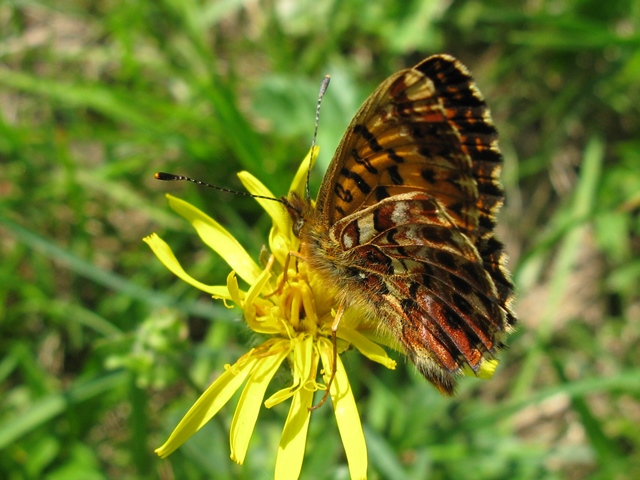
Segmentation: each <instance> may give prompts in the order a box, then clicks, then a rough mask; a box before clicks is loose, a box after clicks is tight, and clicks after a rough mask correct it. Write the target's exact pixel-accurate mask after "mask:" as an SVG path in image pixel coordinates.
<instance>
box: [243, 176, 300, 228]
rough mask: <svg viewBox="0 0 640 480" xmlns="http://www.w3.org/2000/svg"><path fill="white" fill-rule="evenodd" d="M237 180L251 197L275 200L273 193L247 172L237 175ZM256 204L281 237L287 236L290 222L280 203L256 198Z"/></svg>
mask: <svg viewBox="0 0 640 480" xmlns="http://www.w3.org/2000/svg"><path fill="white" fill-rule="evenodd" d="M238 178H239V179H240V181H241V182H242V184H243V185H244V186H245V188H246V189H247V190H248V191H249V192H250V193H252V194H253V195H261V196H263V197H269V198H276V197H275V196H274V195H273V193H271V192H270V191H269V189H268V188H267V187H265V186H264V185H263V184H262V182H261V181H260V180H258V179H257V178H256V177H254V176H253V175H251V174H250V173H249V172H240V173H238ZM256 202H258V203H259V204H260V206H261V207H262V208H263V209H264V210H265V212H267V214H268V215H269V216H270V217H271V220H272V221H273V225H274V227H275V228H276V229H277V230H278V231H279V232H280V234H281V235H287V234H288V232H290V231H291V221H290V220H289V215H288V214H287V210H286V208H285V207H284V205H283V204H282V203H280V202H279V201H274V200H266V199H264V198H256Z"/></svg>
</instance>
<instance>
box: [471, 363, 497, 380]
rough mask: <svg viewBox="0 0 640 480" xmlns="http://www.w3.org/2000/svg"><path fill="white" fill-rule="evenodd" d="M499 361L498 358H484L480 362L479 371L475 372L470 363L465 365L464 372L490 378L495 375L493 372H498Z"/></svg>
mask: <svg viewBox="0 0 640 480" xmlns="http://www.w3.org/2000/svg"><path fill="white" fill-rule="evenodd" d="M499 363H500V362H499V361H498V359H496V358H489V359H482V362H481V363H480V370H478V373H476V372H474V371H473V370H472V369H471V367H469V365H465V366H464V367H463V368H462V373H463V374H464V375H468V376H473V377H478V378H482V379H483V380H488V379H490V378H491V377H493V374H494V373H495V372H496V368H498V364H499Z"/></svg>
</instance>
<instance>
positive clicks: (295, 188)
mask: <svg viewBox="0 0 640 480" xmlns="http://www.w3.org/2000/svg"><path fill="white" fill-rule="evenodd" d="M319 153H320V147H318V146H315V147H313V149H312V150H309V153H307V156H306V157H304V160H303V161H302V163H301V164H300V166H299V167H298V171H297V172H296V176H295V177H293V182H291V187H290V188H289V191H290V192H294V193H296V194H297V195H298V196H299V197H300V198H304V197H305V194H306V192H305V188H306V186H307V176H308V175H309V169H311V168H313V165H314V164H315V163H316V159H317V158H318V154H319Z"/></svg>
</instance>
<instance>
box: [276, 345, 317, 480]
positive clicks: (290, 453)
mask: <svg viewBox="0 0 640 480" xmlns="http://www.w3.org/2000/svg"><path fill="white" fill-rule="evenodd" d="M309 347H311V350H313V341H312V339H311V337H307V339H305V340H304V341H303V342H300V344H299V348H298V349H296V350H299V351H298V352H296V353H294V361H295V357H298V358H297V360H301V359H302V358H305V360H304V361H305V362H307V360H308V363H307V364H305V365H298V367H300V368H302V369H303V370H302V371H299V374H302V375H301V378H302V379H303V382H304V383H312V382H314V381H315V374H316V371H317V368H318V358H317V357H313V356H311V358H308V357H309V355H307V351H308V350H309ZM295 373H296V366H295V365H294V374H295ZM313 393H314V391H313V390H312V389H308V388H299V389H298V390H297V391H296V393H295V394H294V395H293V400H292V401H291V408H290V409H289V415H288V416H287V420H286V422H285V424H284V429H283V430H282V437H280V444H279V445H278V454H277V456H276V471H275V475H274V478H275V479H276V480H284V479H292V480H294V479H297V478H298V477H299V475H300V470H301V469H302V459H303V458H304V447H305V444H306V442H307V431H308V429H309V419H310V417H311V412H310V410H309V408H311V403H312V402H313Z"/></svg>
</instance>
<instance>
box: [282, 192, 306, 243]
mask: <svg viewBox="0 0 640 480" xmlns="http://www.w3.org/2000/svg"><path fill="white" fill-rule="evenodd" d="M280 200H281V202H282V203H283V204H284V206H285V207H286V208H287V211H288V212H289V216H291V221H292V229H293V234H294V235H295V236H296V237H298V238H300V231H301V230H302V228H303V227H304V225H305V223H306V222H307V220H308V219H309V217H310V215H311V211H312V207H311V205H310V203H309V202H307V201H305V200H303V199H302V198H300V197H299V196H298V194H296V193H295V192H289V195H288V196H286V197H281V198H280Z"/></svg>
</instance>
